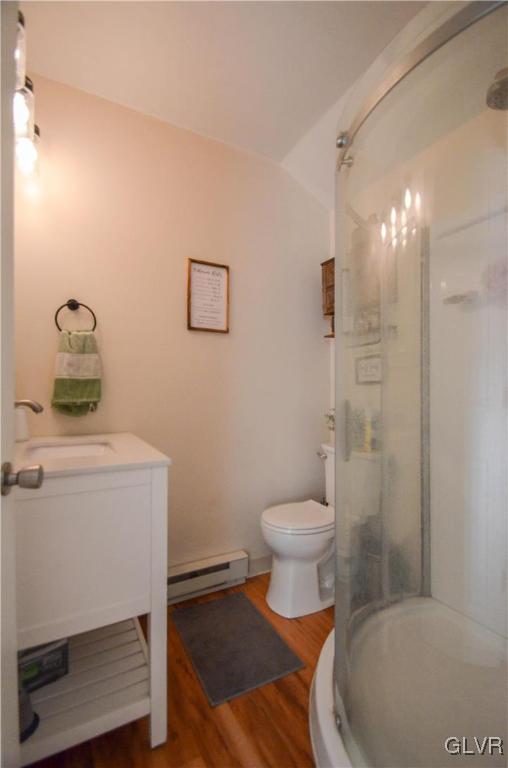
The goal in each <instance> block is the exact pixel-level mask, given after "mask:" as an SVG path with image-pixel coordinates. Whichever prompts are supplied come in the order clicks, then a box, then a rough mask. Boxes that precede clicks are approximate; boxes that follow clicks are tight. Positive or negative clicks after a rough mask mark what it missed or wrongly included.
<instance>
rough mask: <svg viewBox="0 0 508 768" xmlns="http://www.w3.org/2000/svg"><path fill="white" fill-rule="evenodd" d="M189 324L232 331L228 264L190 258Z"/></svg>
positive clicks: (195, 328) (200, 328)
mask: <svg viewBox="0 0 508 768" xmlns="http://www.w3.org/2000/svg"><path fill="white" fill-rule="evenodd" d="M188 269H189V272H188V280H187V328H188V329H189V331H212V332H213V333H229V267H227V266H225V265H224V264H213V263H212V262H210V261H198V260H197V259H189V265H188Z"/></svg>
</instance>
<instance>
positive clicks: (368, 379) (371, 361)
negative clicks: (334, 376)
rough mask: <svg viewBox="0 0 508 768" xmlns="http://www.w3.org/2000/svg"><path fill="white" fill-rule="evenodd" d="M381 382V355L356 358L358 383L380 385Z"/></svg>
mask: <svg viewBox="0 0 508 768" xmlns="http://www.w3.org/2000/svg"><path fill="white" fill-rule="evenodd" d="M380 381H381V355H365V357H357V358H356V383H357V384H379V383H380Z"/></svg>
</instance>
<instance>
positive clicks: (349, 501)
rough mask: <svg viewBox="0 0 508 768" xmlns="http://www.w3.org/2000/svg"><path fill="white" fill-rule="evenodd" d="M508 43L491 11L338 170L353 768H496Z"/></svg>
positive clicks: (370, 127) (341, 604)
mask: <svg viewBox="0 0 508 768" xmlns="http://www.w3.org/2000/svg"><path fill="white" fill-rule="evenodd" d="M507 29H508V26H507V8H506V6H504V7H501V8H499V9H497V10H495V11H493V12H492V13H490V14H489V15H487V16H485V17H484V18H483V19H481V20H480V21H477V22H476V23H475V24H473V25H472V26H470V27H469V28H467V29H466V30H465V31H463V32H462V33H461V34H460V35H458V36H457V37H454V38H453V39H452V40H450V41H449V42H448V43H446V45H444V46H442V47H441V48H439V49H438V50H437V51H436V52H434V53H433V54H432V55H431V56H429V57H428V58H427V59H425V60H424V61H423V62H422V63H421V64H419V65H418V66H417V67H416V68H415V69H413V70H412V71H411V72H410V74H408V75H407V76H406V77H405V78H404V79H403V80H402V81H401V82H400V83H399V84H398V85H397V86H396V87H395V88H394V89H393V90H392V91H391V92H390V93H389V94H388V95H387V96H386V97H385V98H384V99H383V100H382V101H381V102H380V104H379V105H378V106H377V107H376V109H375V110H374V111H373V112H372V113H371V114H370V116H369V117H368V118H367V120H366V121H365V122H364V124H363V125H362V127H361V128H360V129H359V131H358V132H357V134H356V135H355V137H354V141H353V143H352V146H351V148H350V156H351V158H352V164H351V165H350V166H349V167H346V166H345V165H343V166H342V168H341V170H340V171H339V172H338V204H337V205H338V210H337V236H338V241H339V245H338V253H337V269H338V278H339V283H340V299H341V301H340V302H338V304H339V306H340V317H339V318H338V319H337V320H338V322H337V326H338V332H337V342H336V344H337V374H336V382H337V393H336V396H337V397H336V405H337V417H338V418H337V423H338V426H337V440H338V445H337V452H336V462H337V480H336V487H337V489H336V509H337V553H338V557H337V561H338V571H337V584H336V594H337V597H336V654H335V679H336V690H337V702H336V703H337V709H338V710H339V712H340V713H341V716H342V730H341V732H342V735H343V738H344V741H345V744H346V747H347V749H348V752H349V754H350V756H351V760H352V762H353V764H354V765H355V766H356V765H364V764H366V765H369V766H387V767H390V768H396V767H400V768H412V767H413V766H422V767H425V768H430V767H437V766H447V765H462V764H464V763H467V764H468V765H475V766H477V765H482V766H504V765H506V754H507V752H508V741H507V732H506V731H507V712H508V710H507V690H508V677H507V667H506V637H507V524H506V504H507V502H506V499H507V497H508V495H507V474H508V473H507V404H508V402H507V401H508V394H507V338H508V337H507V320H508V314H507V298H506V290H507V261H506V254H507V227H506V224H507V170H508V166H507V136H508V122H507V117H508V111H506V110H507V109H508V88H506V92H505V96H504V101H503V96H502V88H499V87H498V88H497V91H496V94H495V95H496V98H497V101H495V100H493V99H492V92H493V91H492V86H493V84H494V81H495V77H496V74H497V73H498V72H499V71H500V70H502V69H503V68H505V67H507V66H508V54H507V51H508V41H507ZM497 82H498V83H499V82H500V81H499V80H498V81H497ZM488 93H489V94H490V96H489V104H491V105H492V106H496V107H497V108H496V109H493V108H491V106H488V105H487V94H488ZM505 102H506V103H505ZM500 107H501V108H500ZM488 737H491V740H490V741H488ZM475 738H476V741H475ZM485 739H487V740H485ZM501 740H503V742H504V745H503V746H501ZM503 752H504V754H503Z"/></svg>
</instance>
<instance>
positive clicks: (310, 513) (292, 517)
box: [261, 445, 335, 619]
mask: <svg viewBox="0 0 508 768" xmlns="http://www.w3.org/2000/svg"><path fill="white" fill-rule="evenodd" d="M321 447H322V449H323V457H324V458H325V475H326V500H327V502H328V504H329V506H325V505H323V504H319V503H318V502H317V501H312V500H309V501H299V502H295V503H292V504H279V505H278V506H276V507H269V508H268V509H265V511H264V512H263V514H262V515H261V530H262V532H263V536H264V539H265V541H266V543H267V544H268V546H269V547H270V549H271V550H272V552H273V561H272V573H271V577H270V586H269V588H268V593H267V595H266V601H267V603H268V605H269V606H270V608H271V609H272V611H275V613H279V614H280V615H281V616H285V617H286V618H288V619H293V618H296V617H297V616H305V615H306V614H308V613H315V612H316V611H321V610H322V609H323V608H328V606H330V605H333V602H334V553H335V547H334V534H335V514H334V508H333V503H334V491H335V466H334V465H335V450H334V448H333V446H331V445H322V446H321Z"/></svg>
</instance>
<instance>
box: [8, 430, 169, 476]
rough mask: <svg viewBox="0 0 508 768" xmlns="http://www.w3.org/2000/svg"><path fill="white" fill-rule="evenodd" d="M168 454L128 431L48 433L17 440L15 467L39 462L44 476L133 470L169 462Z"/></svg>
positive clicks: (166, 464)
mask: <svg viewBox="0 0 508 768" xmlns="http://www.w3.org/2000/svg"><path fill="white" fill-rule="evenodd" d="M170 463H171V462H170V460H169V459H168V457H167V456H164V455H163V454H162V453H159V451H157V450H156V449H155V448H152V446H151V445H148V444H147V443H145V442H143V440H140V438H139V437H136V436H135V435H132V434H130V433H129V432H110V433H105V434H100V435H73V436H64V435H51V436H49V435H48V436H47V437H46V436H45V437H36V438H31V439H30V440H26V441H23V442H19V443H16V452H15V456H14V465H15V467H18V468H21V467H26V466H27V465H30V464H42V466H43V467H44V477H46V478H49V477H62V476H65V475H67V476H71V475H80V474H89V473H97V472H113V471H118V470H119V469H125V470H132V469H141V468H142V467H154V466H165V467H167V466H168V464H170Z"/></svg>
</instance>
